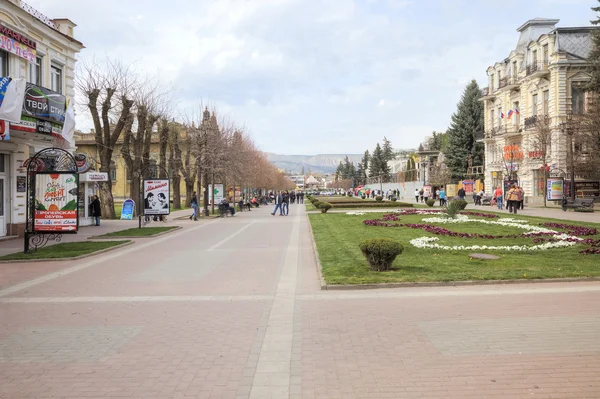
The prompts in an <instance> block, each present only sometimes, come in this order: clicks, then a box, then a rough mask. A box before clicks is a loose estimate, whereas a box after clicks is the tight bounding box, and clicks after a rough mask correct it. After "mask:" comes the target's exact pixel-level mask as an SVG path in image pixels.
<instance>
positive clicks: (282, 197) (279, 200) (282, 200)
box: [271, 191, 296, 216]
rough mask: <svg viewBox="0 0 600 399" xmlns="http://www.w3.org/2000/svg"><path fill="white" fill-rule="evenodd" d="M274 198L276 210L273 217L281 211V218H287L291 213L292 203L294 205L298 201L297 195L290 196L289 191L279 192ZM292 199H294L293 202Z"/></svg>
mask: <svg viewBox="0 0 600 399" xmlns="http://www.w3.org/2000/svg"><path fill="white" fill-rule="evenodd" d="M274 197H275V198H274V200H275V209H273V212H271V215H273V216H275V214H276V213H277V210H279V216H287V215H288V214H289V213H290V201H291V202H292V204H293V203H294V201H295V200H296V194H295V193H294V192H292V194H291V195H290V193H289V192H288V191H279V192H277V194H276V195H274ZM292 198H294V199H293V200H292Z"/></svg>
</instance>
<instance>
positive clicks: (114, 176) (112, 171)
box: [110, 160, 117, 182]
mask: <svg viewBox="0 0 600 399" xmlns="http://www.w3.org/2000/svg"><path fill="white" fill-rule="evenodd" d="M110 180H111V181H113V182H114V181H117V163H116V162H115V161H114V160H112V161H110Z"/></svg>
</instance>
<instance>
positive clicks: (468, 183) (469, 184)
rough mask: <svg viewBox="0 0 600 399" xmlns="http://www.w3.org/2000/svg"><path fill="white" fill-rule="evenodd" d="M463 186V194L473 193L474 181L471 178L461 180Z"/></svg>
mask: <svg viewBox="0 0 600 399" xmlns="http://www.w3.org/2000/svg"><path fill="white" fill-rule="evenodd" d="M462 183H463V188H464V189H465V194H467V195H469V194H471V195H473V189H474V187H473V186H474V185H475V182H474V181H473V180H463V182H462Z"/></svg>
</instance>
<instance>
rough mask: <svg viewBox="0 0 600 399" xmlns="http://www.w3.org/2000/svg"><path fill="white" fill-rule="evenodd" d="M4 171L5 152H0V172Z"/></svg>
mask: <svg viewBox="0 0 600 399" xmlns="http://www.w3.org/2000/svg"><path fill="white" fill-rule="evenodd" d="M5 172H6V154H0V173H5Z"/></svg>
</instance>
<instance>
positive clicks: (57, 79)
mask: <svg viewBox="0 0 600 399" xmlns="http://www.w3.org/2000/svg"><path fill="white" fill-rule="evenodd" d="M62 84H63V76H62V67H59V66H57V65H55V64H52V66H50V90H52V91H55V92H57V93H60V94H62V92H63V91H62Z"/></svg>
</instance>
